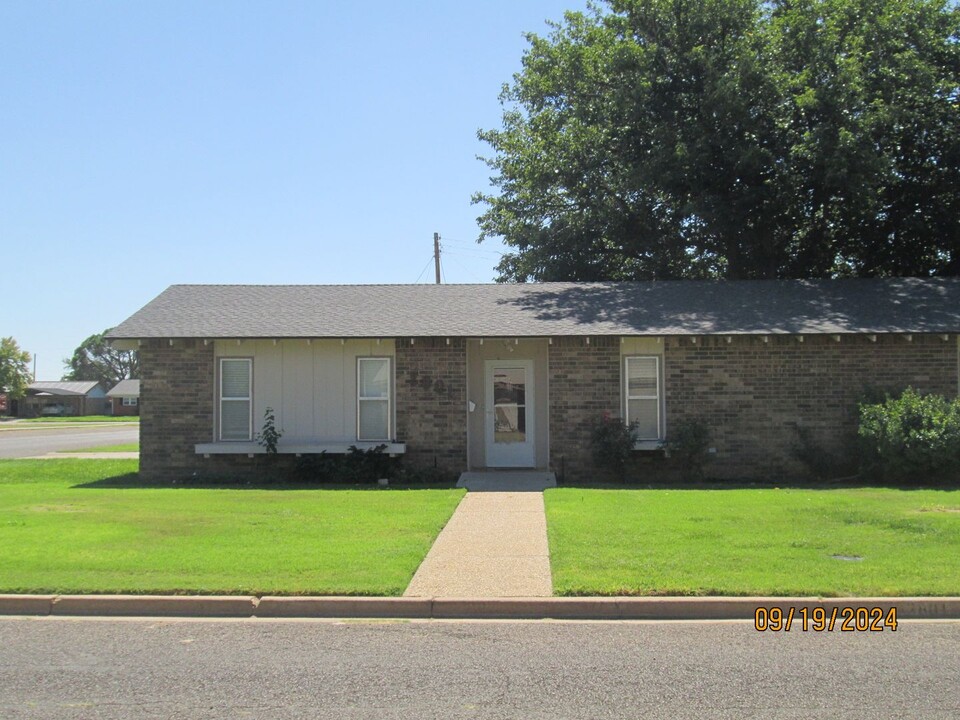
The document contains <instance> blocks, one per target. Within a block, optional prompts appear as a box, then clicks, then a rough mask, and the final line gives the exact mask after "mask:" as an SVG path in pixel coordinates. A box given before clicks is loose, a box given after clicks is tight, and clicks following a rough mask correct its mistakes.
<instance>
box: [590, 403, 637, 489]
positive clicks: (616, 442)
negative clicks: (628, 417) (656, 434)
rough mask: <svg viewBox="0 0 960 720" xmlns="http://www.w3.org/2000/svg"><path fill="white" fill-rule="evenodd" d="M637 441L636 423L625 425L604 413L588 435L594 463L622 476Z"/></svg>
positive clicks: (612, 473)
mask: <svg viewBox="0 0 960 720" xmlns="http://www.w3.org/2000/svg"><path fill="white" fill-rule="evenodd" d="M636 442H637V424H636V423H630V424H629V425H627V424H626V423H624V422H623V421H622V420H621V419H620V418H615V417H613V416H612V415H610V414H609V413H604V414H603V416H602V417H601V418H600V422H598V423H597V424H596V425H595V426H594V428H593V431H592V433H591V435H590V447H591V449H592V451H593V461H594V463H596V465H597V466H598V467H599V468H600V469H602V470H605V471H607V472H608V473H610V474H611V475H614V476H616V477H617V478H622V477H623V476H624V473H625V472H626V468H627V463H628V462H629V461H630V458H631V456H632V455H633V446H634V445H635V444H636Z"/></svg>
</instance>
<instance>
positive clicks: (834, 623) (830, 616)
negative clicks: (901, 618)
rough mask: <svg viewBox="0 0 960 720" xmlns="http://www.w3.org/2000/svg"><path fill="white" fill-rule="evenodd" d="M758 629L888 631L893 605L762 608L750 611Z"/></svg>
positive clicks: (894, 610)
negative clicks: (882, 606)
mask: <svg viewBox="0 0 960 720" xmlns="http://www.w3.org/2000/svg"><path fill="white" fill-rule="evenodd" d="M753 627H754V629H755V630H757V631H758V632H767V631H769V632H790V631H791V630H799V631H800V632H833V631H835V630H837V631H840V632H883V631H884V630H889V631H890V632H896V631H897V608H896V606H893V607H889V608H886V609H885V608H881V607H852V606H847V607H841V606H835V607H833V608H830V609H829V610H828V609H827V608H822V607H814V608H808V607H803V606H800V607H782V608H781V607H764V606H762V605H761V606H760V607H758V608H757V609H756V611H755V612H754V614H753Z"/></svg>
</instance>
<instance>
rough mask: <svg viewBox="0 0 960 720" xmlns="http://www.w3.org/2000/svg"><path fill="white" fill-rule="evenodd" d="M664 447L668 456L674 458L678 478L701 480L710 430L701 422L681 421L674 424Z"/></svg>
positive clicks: (706, 456) (692, 420) (708, 445)
mask: <svg viewBox="0 0 960 720" xmlns="http://www.w3.org/2000/svg"><path fill="white" fill-rule="evenodd" d="M665 447H666V449H667V451H668V452H669V453H670V456H671V457H674V458H676V460H677V464H678V465H679V467H680V477H682V478H683V479H684V480H689V481H695V480H702V479H703V466H704V463H706V461H707V458H708V450H709V447H710V430H709V428H708V427H707V424H706V423H705V422H703V420H699V419H691V420H681V421H679V422H677V423H674V424H673V425H672V426H671V428H670V434H669V437H668V438H667V441H666V443H665Z"/></svg>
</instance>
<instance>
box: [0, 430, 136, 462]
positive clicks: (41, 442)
mask: <svg viewBox="0 0 960 720" xmlns="http://www.w3.org/2000/svg"><path fill="white" fill-rule="evenodd" d="M23 427H24V426H23V425H22V424H19V423H18V424H16V425H14V424H12V423H11V424H7V423H5V424H4V425H3V426H2V427H0V458H18V457H33V456H37V455H46V454H47V453H51V452H58V451H61V450H79V449H82V448H91V447H99V446H101V445H120V444H124V443H133V442H137V441H138V440H139V439H140V425H139V424H135V423H130V424H123V425H120V426H117V425H115V424H113V425H111V424H104V425H87V426H80V425H74V426H70V427H60V426H44V427H42V428H37V429H34V428H30V429H28V430H27V429H23Z"/></svg>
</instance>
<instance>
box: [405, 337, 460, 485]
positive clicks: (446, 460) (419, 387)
mask: <svg viewBox="0 0 960 720" xmlns="http://www.w3.org/2000/svg"><path fill="white" fill-rule="evenodd" d="M396 353H397V354H396V363H397V439H398V440H400V441H401V442H405V443H407V455H406V462H407V463H409V464H410V465H413V466H416V465H423V466H429V467H433V466H434V465H435V466H436V467H438V468H440V469H441V470H443V471H444V472H449V473H451V474H459V473H460V472H461V471H463V470H466V468H467V417H466V403H467V344H466V341H465V340H464V339H463V338H450V344H449V345H447V341H446V339H445V338H417V339H416V340H415V342H414V344H413V345H411V344H410V340H409V338H401V339H398V340H397V349H396Z"/></svg>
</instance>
